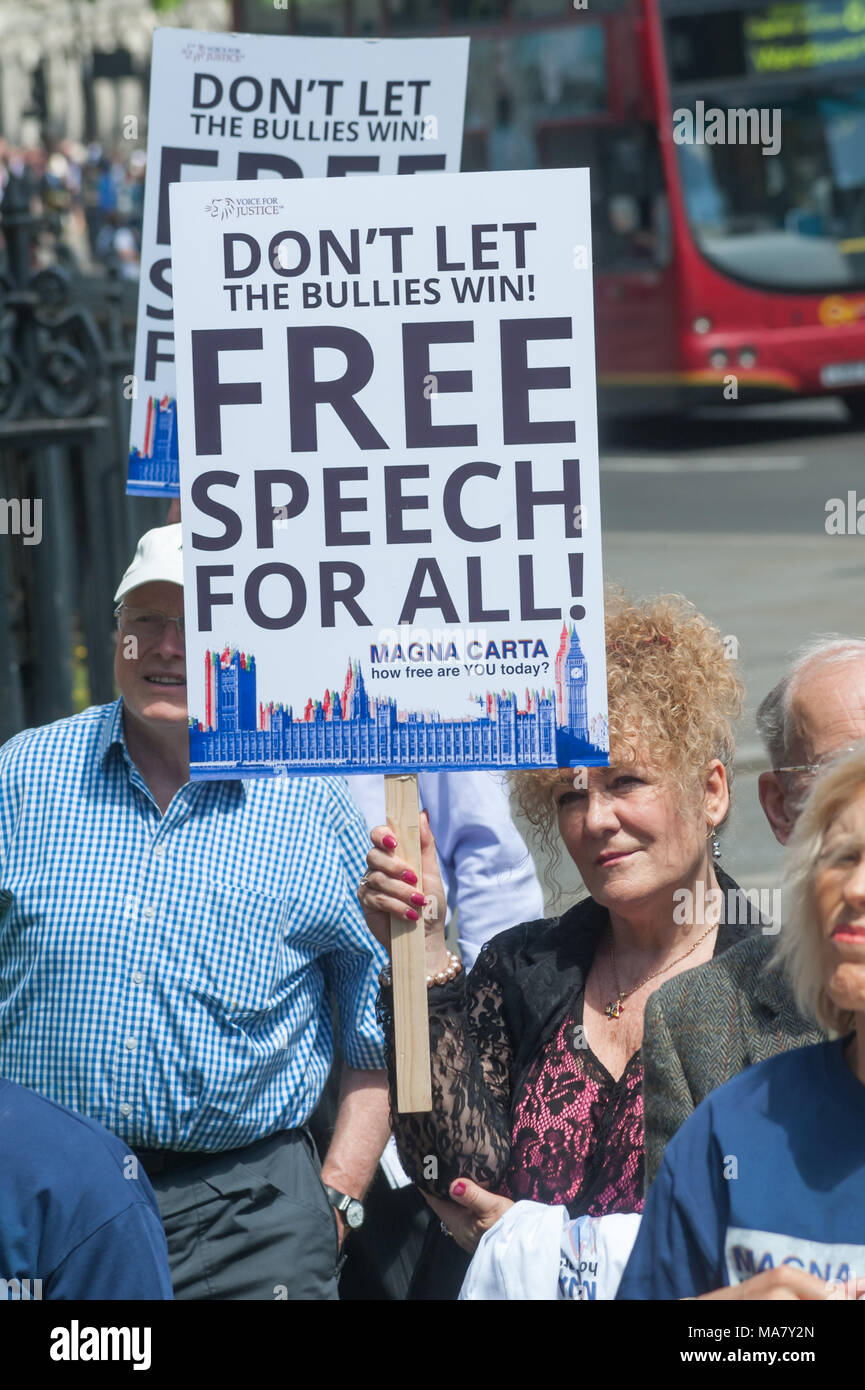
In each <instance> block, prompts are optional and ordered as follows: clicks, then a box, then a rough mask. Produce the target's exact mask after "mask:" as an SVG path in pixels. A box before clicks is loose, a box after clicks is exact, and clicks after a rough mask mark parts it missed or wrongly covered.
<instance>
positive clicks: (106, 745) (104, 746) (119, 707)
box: [97, 696, 246, 799]
mask: <svg viewBox="0 0 865 1390" xmlns="http://www.w3.org/2000/svg"><path fill="white" fill-rule="evenodd" d="M108 708H109V710H110V713H109V715H108V717H107V719H106V720H105V723H104V724H103V726H102V732H101V734H100V735H99V743H98V745H97V757H98V760H99V763H100V765H101V766H102V767H103V768H104V767H105V765H106V763H107V760H108V756H109V754H110V753H111V750H112V749H113V748H115V747H116V748H119V749H120V752H121V753H122V755H123V758H124V760H125V762H126V765H127V767H128V769H129V771H130V772H133V771H134V772H136V773H138V769H137V768H136V766H135V763H134V762H133V761H132V756H131V754H130V752H129V747H128V745H127V742H126V733H125V731H124V728H123V697H122V696H121V698H120V699H119V700H115V701H114V704H113V705H109V707H108ZM140 775H141V774H140V773H138V776H139V777H140ZM225 781H226V782H229V783H230V784H231V786H232V787H236V788H238V790H237V791H234V792H229V793H228V794H229V795H234V796H237V797H240V798H241V799H245V797H246V782H245V781H242V780H240V779H239V778H233V777H227V778H226V779H225ZM210 785H213V784H212V783H210V782H187V783H186V786H187V787H190V788H192V789H193V791H195V790H197V791H199V792H200V791H201V789H202V788H203V787H205V786H210ZM215 785H217V786H223V783H222V782H221V781H220V782H217V783H216V784H215Z"/></svg>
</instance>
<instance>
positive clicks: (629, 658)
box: [511, 587, 744, 883]
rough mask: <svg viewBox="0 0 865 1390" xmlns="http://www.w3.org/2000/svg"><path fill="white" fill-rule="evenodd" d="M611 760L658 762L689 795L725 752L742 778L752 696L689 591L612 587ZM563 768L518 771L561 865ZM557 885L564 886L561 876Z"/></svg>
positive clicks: (530, 810)
mask: <svg viewBox="0 0 865 1390" xmlns="http://www.w3.org/2000/svg"><path fill="white" fill-rule="evenodd" d="M604 609H605V634H606V650H607V698H608V702H609V721H610V764H611V766H612V765H621V764H627V763H633V762H636V761H637V760H638V759H640V760H643V761H648V762H649V763H650V764H651V765H653V766H654V767H657V768H661V769H663V770H664V773H665V775H666V776H667V777H669V778H670V779H671V780H672V781H673V783H674V784H675V785H676V786H677V788H678V789H679V790H680V791H681V792H682V796H683V799H684V800H685V801H686V802H688V801H689V800H691V799H692V798H693V797H694V795H695V794H696V787H697V783H698V781H699V779H700V778H701V777H702V776H703V775H704V774H705V773H706V772H707V771H708V768H709V764H710V763H711V762H712V761H713V760H714V759H715V758H718V759H719V760H720V761H721V762H722V763H723V764H724V767H725V769H726V772H727V779H728V781H731V780H732V772H733V755H734V752H735V743H734V737H733V724H734V721H735V720H736V719H737V718H738V716H739V714H740V712H741V708H742V701H743V698H744V687H743V686H742V683H741V681H739V679H738V678H737V676H735V675H734V673H733V669H732V663H731V662H730V660H729V659H728V657H727V654H726V651H725V647H724V640H723V638H722V637H721V634H720V632H719V630H718V629H717V628H716V627H713V626H712V625H711V623H709V622H708V621H707V619H706V618H704V617H703V616H702V614H701V613H698V612H697V610H696V608H695V607H694V605H693V604H692V603H689V602H688V600H687V599H686V598H683V597H682V595H681V594H661V595H659V596H658V597H656V598H648V599H632V598H630V597H629V596H628V595H627V594H626V593H625V592H624V591H623V590H621V589H617V588H611V587H608V588H606V589H605V593H604ZM564 775H568V776H572V775H573V773H572V771H570V770H569V771H567V774H565V773H564V772H563V771H562V770H559V771H554V770H549V771H546V770H545V771H538V772H515V773H511V785H512V786H513V788H514V790H515V792H516V797H517V802H518V804H519V807H520V809H521V811H522V813H523V815H524V816H525V818H526V820H527V821H528V822H529V824H530V825H531V826H532V827H533V828H534V829H535V830H536V831H537V832H538V834H539V836H540V840H541V843H542V845H543V846H544V848H545V849H546V851H547V853H548V854H549V855H550V867H551V870H554V868H555V866H556V864H557V863H558V861H559V859H560V857H561V848H560V846H561V842H560V840H559V838H558V835H556V836H555V837H554V836H553V830H554V827H555V825H556V812H555V802H554V800H553V795H552V790H553V787H554V786H555V785H556V783H557V782H559V781H561V780H562V778H563V776H564ZM551 881H552V882H553V883H554V882H555V879H554V878H552V879H551Z"/></svg>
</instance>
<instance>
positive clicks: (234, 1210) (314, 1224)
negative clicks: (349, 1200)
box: [148, 1129, 341, 1301]
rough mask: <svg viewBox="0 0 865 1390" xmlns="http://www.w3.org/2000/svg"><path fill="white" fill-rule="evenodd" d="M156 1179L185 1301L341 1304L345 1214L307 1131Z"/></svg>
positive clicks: (175, 1279) (178, 1294)
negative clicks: (340, 1226)
mask: <svg viewBox="0 0 865 1390" xmlns="http://www.w3.org/2000/svg"><path fill="white" fill-rule="evenodd" d="M148 1176H150V1175H148ZM150 1181H151V1183H152V1185H153V1190H154V1192H155V1193H156V1197H157V1201H158V1202H159V1210H160V1214H161V1216H162V1224H163V1225H164V1227H165V1235H166V1239H167V1241H168V1258H169V1262H170V1265H171V1280H172V1284H173V1285H174V1296H175V1298H178V1299H222V1298H225V1299H258V1300H262V1299H266V1300H268V1301H273V1300H277V1301H279V1300H281V1299H310V1300H321V1299H324V1300H335V1299H338V1298H339V1292H338V1289H337V1278H338V1272H339V1268H340V1265H341V1261H340V1258H339V1249H338V1239H337V1223H336V1215H335V1213H334V1211H333V1208H332V1207H331V1205H330V1203H329V1202H328V1200H327V1194H326V1193H325V1190H324V1188H323V1186H322V1184H321V1179H320V1178H319V1162H318V1157H317V1155H316V1152H315V1149H314V1146H313V1143H312V1140H311V1138H310V1136H309V1135H308V1134H307V1133H306V1131H305V1130H301V1129H293V1130H289V1131H287V1132H286V1133H284V1134H277V1135H273V1136H272V1137H271V1138H269V1139H261V1140H259V1141H258V1142H257V1143H255V1144H250V1145H249V1146H248V1147H247V1148H245V1149H234V1150H232V1152H231V1153H227V1154H214V1155H213V1156H212V1157H208V1158H207V1159H206V1160H205V1161H204V1162H200V1163H195V1164H190V1165H188V1166H186V1167H183V1168H175V1169H170V1170H168V1171H164V1172H161V1173H154V1174H153V1175H152V1176H150Z"/></svg>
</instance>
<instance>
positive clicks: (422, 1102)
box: [384, 772, 432, 1114]
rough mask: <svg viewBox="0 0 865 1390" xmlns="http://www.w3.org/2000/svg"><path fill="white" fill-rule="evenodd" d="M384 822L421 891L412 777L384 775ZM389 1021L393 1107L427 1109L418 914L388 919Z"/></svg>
mask: <svg viewBox="0 0 865 1390" xmlns="http://www.w3.org/2000/svg"><path fill="white" fill-rule="evenodd" d="M384 802H385V811H386V814H387V823H388V826H389V828H390V829H391V830H392V831H393V833H394V835H395V836H396V839H397V844H398V845H399V849H398V851H397V853H398V854H399V856H400V858H401V859H404V860H405V861H406V863H407V864H409V865H410V866H411V868H412V869H413V870H414V872H415V873H416V874H417V888H418V892H419V893H422V892H423V876H422V872H421V853H420V809H419V804H418V793H417V775H416V773H413V772H398V773H387V774H386V776H385V779H384ZM390 941H391V971H392V975H393V1020H394V1034H395V1040H396V1108H397V1110H398V1111H399V1112H400V1114H406V1113H409V1112H412V1111H419V1110H431V1109H432V1091H431V1089H430V1053H429V1008H428V1004H427V994H428V991H427V986H426V946H425V942H424V922H423V914H422V913H421V915H420V917H419V919H418V921H417V922H407V921H406V920H405V919H404V918H403V917H391V919H390Z"/></svg>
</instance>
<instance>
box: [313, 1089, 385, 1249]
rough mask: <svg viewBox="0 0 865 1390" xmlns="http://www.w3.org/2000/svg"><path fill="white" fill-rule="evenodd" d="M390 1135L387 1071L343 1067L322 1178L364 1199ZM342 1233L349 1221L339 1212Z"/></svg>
mask: <svg viewBox="0 0 865 1390" xmlns="http://www.w3.org/2000/svg"><path fill="white" fill-rule="evenodd" d="M389 1134H390V1120H389V1116H388V1090H387V1072H385V1071H359V1070H357V1068H355V1067H349V1066H343V1069H342V1076H341V1078H340V1083H339V1102H338V1105H337V1112H336V1125H335V1127H334V1131H333V1139H332V1140H331V1142H330V1147H329V1148H328V1151H327V1156H326V1157H325V1160H324V1163H323V1164H322V1168H321V1180H322V1182H324V1183H327V1185H328V1186H329V1187H335V1188H336V1190H337V1191H338V1192H344V1193H345V1194H346V1195H347V1196H349V1197H357V1198H358V1199H360V1198H362V1197H363V1195H364V1193H365V1192H366V1190H367V1188H368V1187H369V1185H370V1183H371V1182H372V1179H373V1176H374V1174H375V1170H376V1165H377V1163H378V1161H379V1159H380V1158H381V1155H382V1150H383V1149H384V1146H385V1144H386V1143H387V1140H388V1135H389ZM337 1219H338V1221H339V1228H340V1235H341V1236H344V1235H345V1224H344V1222H343V1219H342V1215H341V1213H340V1212H337Z"/></svg>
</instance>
